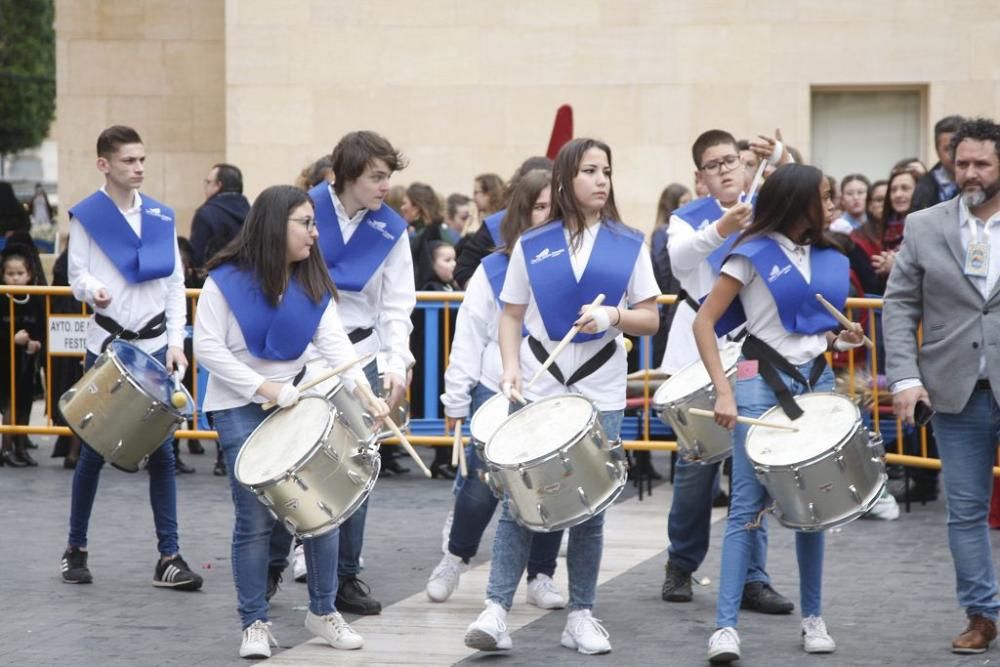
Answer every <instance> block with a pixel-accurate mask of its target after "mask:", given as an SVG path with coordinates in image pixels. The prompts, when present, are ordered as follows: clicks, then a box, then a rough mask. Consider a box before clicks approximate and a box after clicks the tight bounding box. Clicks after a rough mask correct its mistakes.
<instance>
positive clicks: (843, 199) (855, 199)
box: [830, 174, 869, 236]
mask: <svg viewBox="0 0 1000 667" xmlns="http://www.w3.org/2000/svg"><path fill="white" fill-rule="evenodd" d="M868 188H869V183H868V179H867V178H865V177H864V175H862V174H848V175H847V176H844V178H842V179H841V180H840V209H841V214H840V217H839V218H837V219H836V220H834V221H833V223H832V224H831V225H830V231H831V232H835V233H837V234H843V235H845V236H850V235H851V234H852V233H853V232H854V231H856V230H858V229H860V228H861V227H863V226H864V224H865V223H866V222H867V221H868V214H867V213H866V212H865V207H866V205H867V203H868Z"/></svg>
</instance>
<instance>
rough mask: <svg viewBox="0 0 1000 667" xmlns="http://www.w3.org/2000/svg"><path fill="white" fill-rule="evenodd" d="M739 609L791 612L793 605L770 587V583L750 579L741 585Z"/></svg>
mask: <svg viewBox="0 0 1000 667" xmlns="http://www.w3.org/2000/svg"><path fill="white" fill-rule="evenodd" d="M740 609H749V610H750V611H758V612H760V613H762V614H791V613H792V610H794V609H795V605H794V604H792V602H791V601H790V600H788V599H787V598H785V597H783V596H782V595H781V593H779V592H778V591H776V590H774V589H773V588H771V584H765V583H761V582H759V581H751V582H750V583H748V584H747V585H746V586H744V587H743V600H742V602H740Z"/></svg>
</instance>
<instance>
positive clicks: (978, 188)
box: [962, 180, 1000, 208]
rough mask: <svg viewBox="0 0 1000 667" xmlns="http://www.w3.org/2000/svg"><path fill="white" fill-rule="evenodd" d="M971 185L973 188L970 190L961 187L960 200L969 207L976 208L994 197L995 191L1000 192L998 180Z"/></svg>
mask: <svg viewBox="0 0 1000 667" xmlns="http://www.w3.org/2000/svg"><path fill="white" fill-rule="evenodd" d="M972 187H973V188H974V189H972V190H966V189H965V188H963V189H962V201H964V202H965V205H966V206H968V207H969V208H976V207H978V206H982V205H983V204H985V203H986V202H987V201H989V200H990V199H993V198H994V197H996V196H997V193H1000V180H996V181H993V182H992V183H990V184H989V185H975V186H972Z"/></svg>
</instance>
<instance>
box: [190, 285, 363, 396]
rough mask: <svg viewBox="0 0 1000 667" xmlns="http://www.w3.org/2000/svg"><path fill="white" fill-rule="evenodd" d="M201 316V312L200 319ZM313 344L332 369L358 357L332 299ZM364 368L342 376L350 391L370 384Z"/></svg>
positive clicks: (335, 303) (350, 370)
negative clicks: (362, 384) (358, 385)
mask: <svg viewBox="0 0 1000 667" xmlns="http://www.w3.org/2000/svg"><path fill="white" fill-rule="evenodd" d="M200 315H201V313H200V312H199V317H200ZM312 342H313V344H314V345H315V346H316V349H317V350H318V351H319V353H320V355H322V357H323V358H324V359H325V360H326V363H327V364H328V365H329V366H330V368H336V367H337V366H340V365H342V364H345V363H347V362H349V361H353V360H354V359H355V357H357V354H356V353H355V352H354V344H353V343H351V340H350V339H349V338H348V337H347V332H346V331H344V325H343V324H342V323H341V322H340V316H339V315H338V314H337V302H336V301H334V300H333V299H330V303H329V305H327V307H326V310H325V311H324V312H323V317H322V319H320V322H319V327H317V329H316V333H315V334H314V335H313V340H312ZM362 368H363V366H362V365H361V364H355V365H354V366H351V368H350V369H348V370H347V371H345V372H343V373H341V374H340V379H341V381H343V383H344V386H345V387H346V388H347V390H348V391H354V387H355V386H356V385H357V384H359V383H364V384H366V385H367V384H368V380H367V379H366V378H365V374H364V371H363V370H362Z"/></svg>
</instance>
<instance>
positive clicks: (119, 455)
mask: <svg viewBox="0 0 1000 667" xmlns="http://www.w3.org/2000/svg"><path fill="white" fill-rule="evenodd" d="M180 390H181V391H182V392H184V397H185V398H186V399H187V403H186V404H185V405H184V406H183V407H181V408H179V409H178V408H175V407H174V406H173V403H172V402H171V398H172V397H173V394H174V381H173V378H172V377H171V376H170V374H169V373H168V372H167V369H166V368H165V367H164V366H163V364H161V363H160V362H159V361H157V360H156V359H154V358H153V357H151V356H149V355H148V354H146V353H145V352H143V351H142V350H140V349H139V348H138V347H136V346H135V345H132V344H131V343H127V342H125V341H123V340H113V341H111V344H110V345H108V347H107V349H106V350H105V351H104V352H103V353H102V354H101V356H99V357H98V358H97V360H96V361H95V362H94V365H93V366H91V367H90V369H89V370H88V371H87V372H86V373H84V374H83V377H81V378H80V379H79V380H77V382H76V384H74V385H73V386H72V387H71V388H70V389H68V390H67V391H66V393H64V394H63V395H62V396H61V397H60V398H59V411H60V412H62V414H63V417H65V418H66V424H67V425H68V426H69V427H70V428H71V429H72V430H73V433H75V434H76V435H77V437H79V438H80V440H82V441H83V442H85V443H87V444H88V445H89V446H90V447H92V448H93V449H94V450H95V451H96V452H97V453H98V454H100V455H101V456H102V457H104V460H105V461H107V462H108V463H110V464H111V465H113V466H114V467H116V468H118V469H120V470H124V471H126V472H135V471H136V470H138V469H139V463H140V462H142V460H143V459H144V458H145V457H147V456H149V455H150V454H152V453H153V452H154V451H156V448H157V447H159V446H160V445H162V444H163V443H164V442H166V441H167V440H168V439H170V438H171V437H172V436H173V434H174V431H176V430H177V429H178V428H179V427H180V426H181V424H183V423H184V421H185V420H186V419H188V418H189V417H190V416H191V413H192V411H193V406H194V403H193V401H192V400H191V396H190V395H189V394H188V392H187V389H185V388H184V386H183V385H181V386H180Z"/></svg>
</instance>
